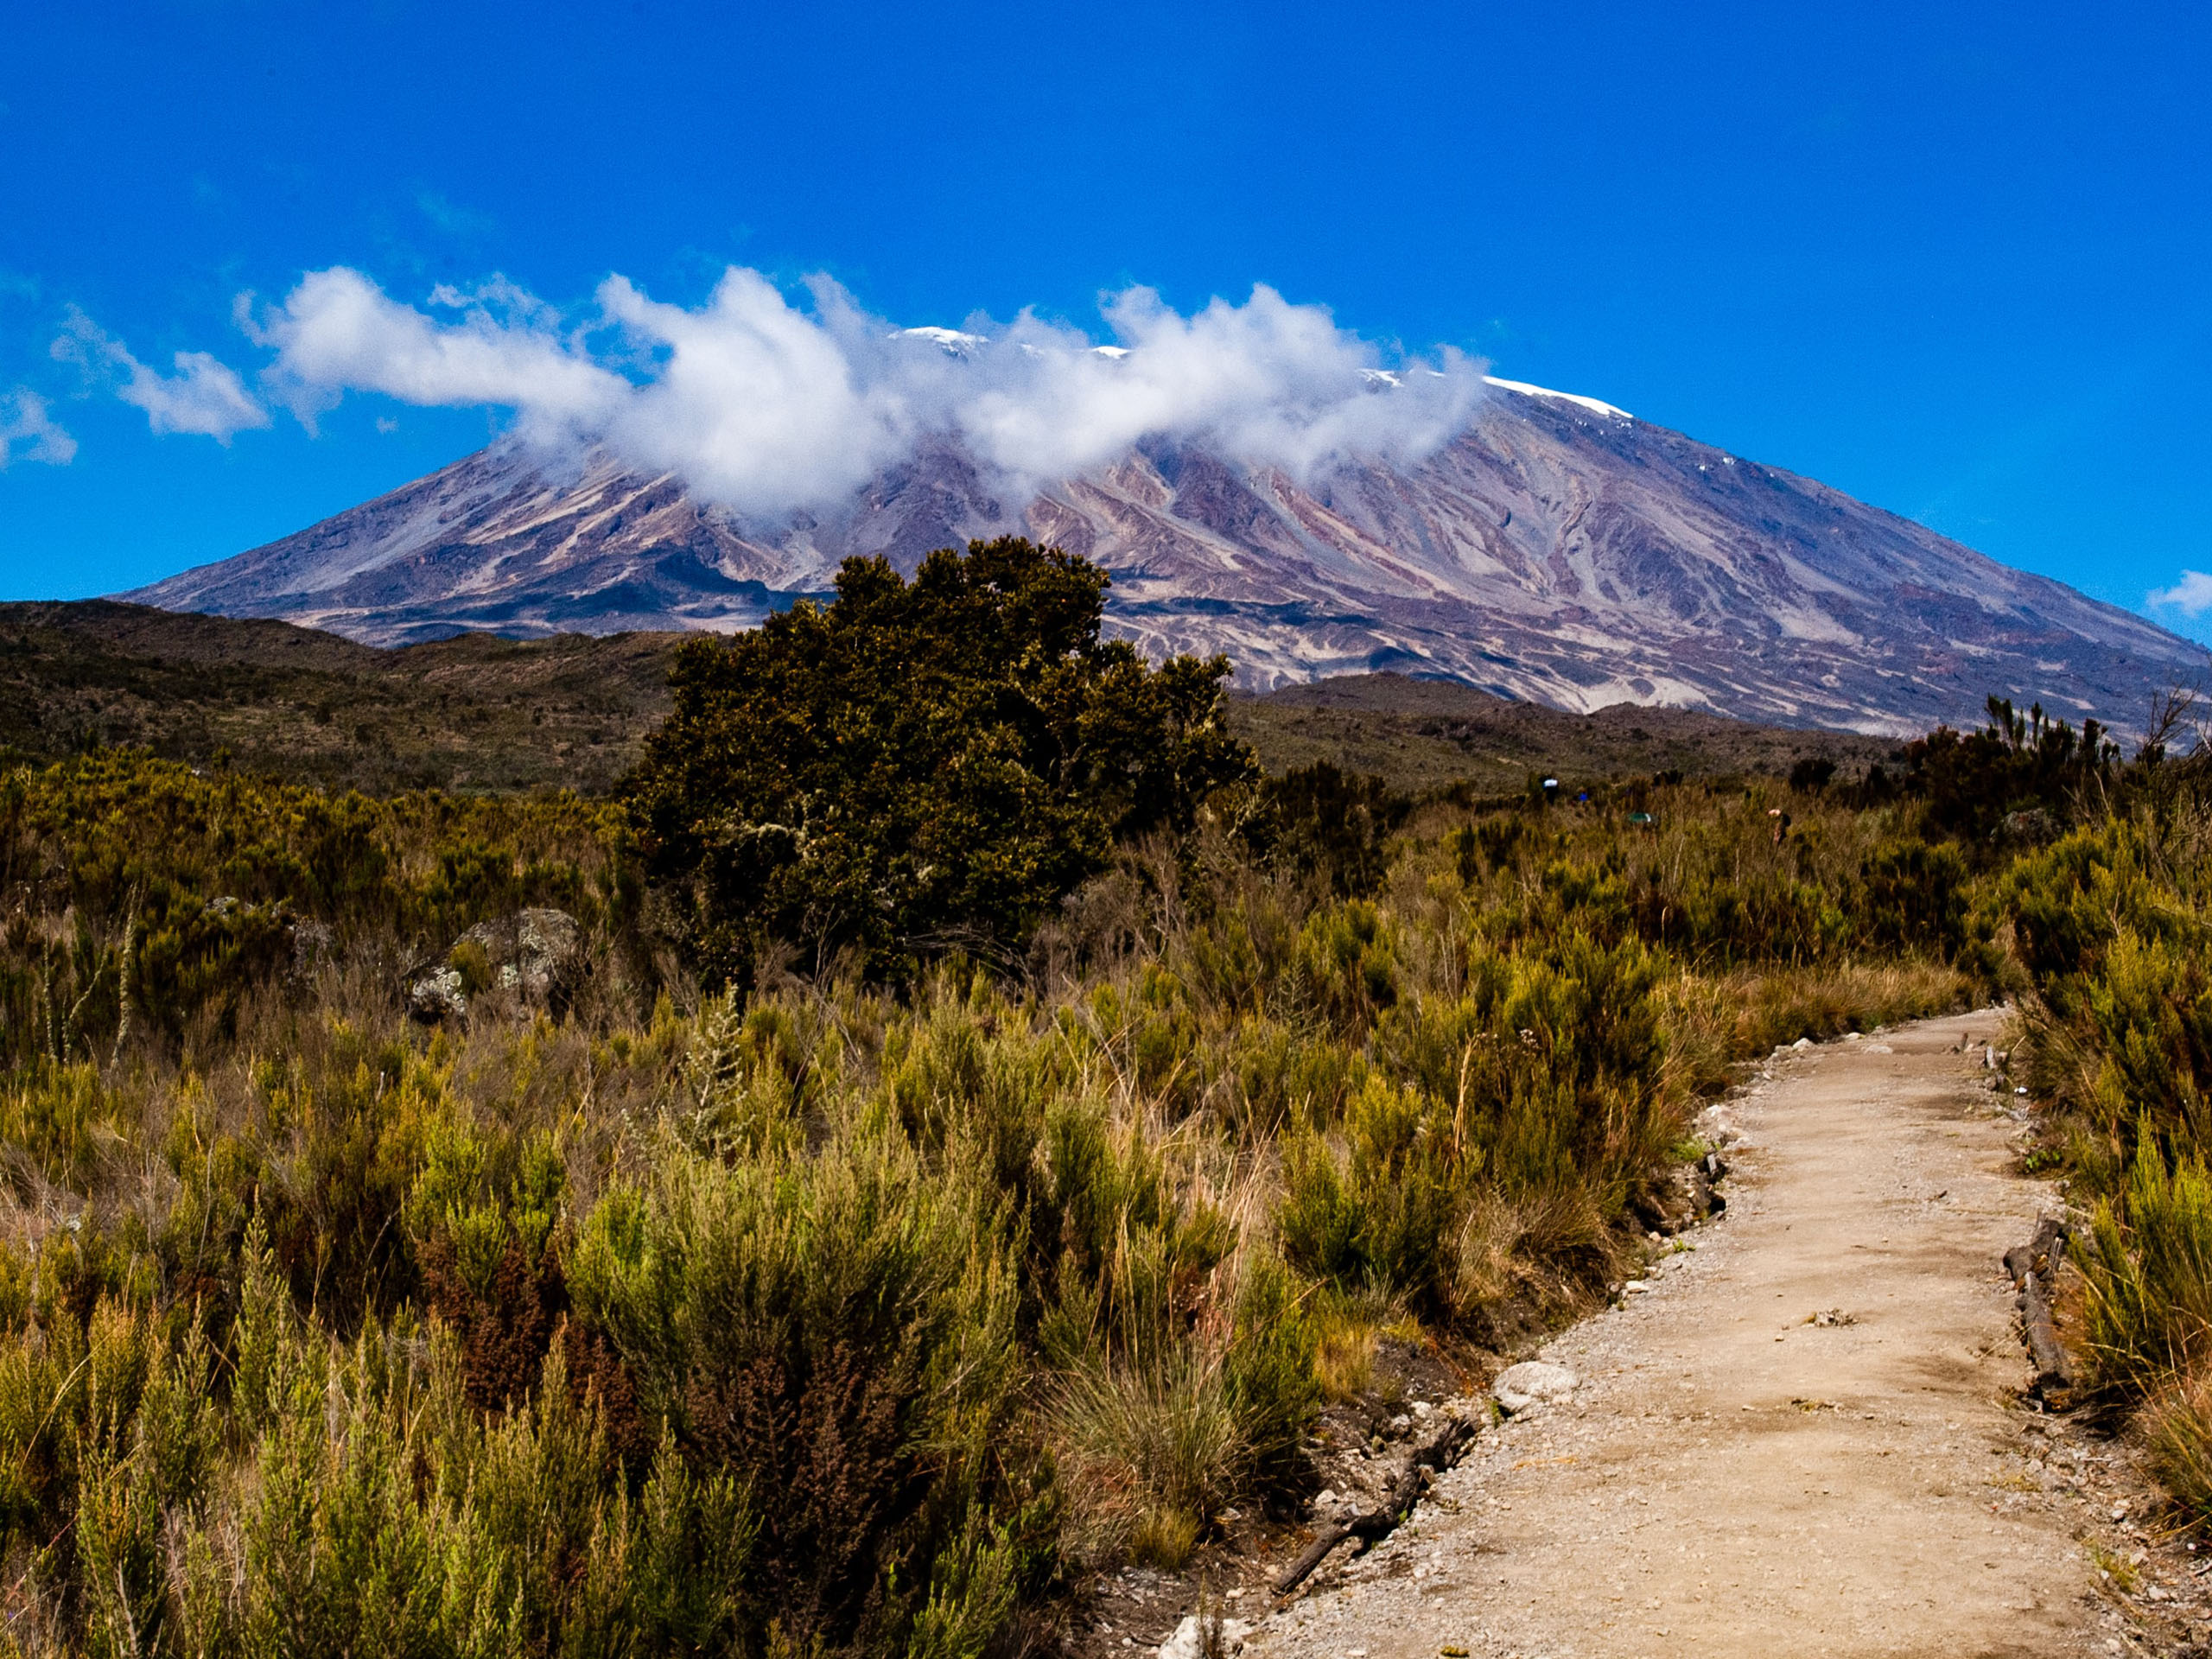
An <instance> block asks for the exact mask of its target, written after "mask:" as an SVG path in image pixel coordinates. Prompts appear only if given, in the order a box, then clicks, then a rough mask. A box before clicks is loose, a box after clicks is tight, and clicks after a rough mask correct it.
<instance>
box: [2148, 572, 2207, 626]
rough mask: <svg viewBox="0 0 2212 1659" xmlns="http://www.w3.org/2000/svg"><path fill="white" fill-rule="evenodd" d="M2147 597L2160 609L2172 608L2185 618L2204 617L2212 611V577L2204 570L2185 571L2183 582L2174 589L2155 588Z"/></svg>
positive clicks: (2182, 576)
mask: <svg viewBox="0 0 2212 1659" xmlns="http://www.w3.org/2000/svg"><path fill="white" fill-rule="evenodd" d="M2147 597H2148V599H2149V601H2150V602H2151V603H2152V605H2155V606H2157V607H2159V608H2160V609H2167V608H2171V609H2173V610H2177V611H2179V612H2180V613H2182V614H2183V616H2192V617H2194V616H2202V615H2203V614H2204V613H2205V612H2207V611H2212V576H2208V575H2205V574H2204V573H2203V572H2202V570H2184V571H2183V572H2182V573H2181V580H2180V581H2179V582H2176V583H2175V584H2174V585H2173V586H2172V587H2171V588H2153V589H2152V591H2151V593H2150V594H2148V595H2147Z"/></svg>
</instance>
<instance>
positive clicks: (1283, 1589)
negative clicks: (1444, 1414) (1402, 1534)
mask: <svg viewBox="0 0 2212 1659" xmlns="http://www.w3.org/2000/svg"><path fill="white" fill-rule="evenodd" d="M1475 1433H1476V1429H1475V1423H1474V1420H1473V1419H1471V1418H1468V1417H1455V1418H1453V1419H1452V1421H1450V1422H1448V1423H1446V1425H1445V1426H1444V1427H1443V1429H1442V1430H1441V1431H1440V1433H1438V1434H1437V1436H1436V1438H1435V1439H1434V1440H1431V1441H1430V1442H1429V1443H1428V1444H1427V1446H1423V1447H1421V1450H1420V1451H1418V1452H1414V1455H1413V1458H1412V1459H1411V1461H1409V1462H1408V1464H1407V1465H1406V1468H1405V1472H1404V1473H1403V1474H1402V1475H1400V1476H1399V1477H1398V1478H1397V1479H1396V1480H1395V1481H1393V1482H1392V1483H1391V1484H1390V1490H1389V1492H1387V1493H1386V1494H1385V1495H1384V1497H1383V1503H1382V1505H1381V1507H1380V1508H1377V1509H1372V1510H1368V1511H1367V1513H1366V1514H1364V1515H1356V1516H1353V1517H1352V1518H1351V1520H1349V1521H1346V1522H1338V1523H1334V1524H1332V1525H1329V1526H1325V1527H1324V1528H1322V1529H1321V1530H1320V1531H1319V1533H1318V1534H1317V1535H1315V1536H1314V1539H1313V1542H1312V1543H1310V1544H1308V1545H1306V1550H1305V1553H1304V1554H1301V1555H1300V1556H1299V1558H1298V1559H1297V1560H1294V1561H1293V1562H1292V1563H1291V1564H1290V1570H1289V1571H1288V1572H1287V1573H1284V1574H1283V1575H1282V1577H1281V1579H1280V1580H1277V1581H1276V1584H1275V1594H1277V1595H1279V1596H1287V1595H1288V1594H1289V1593H1290V1592H1292V1591H1294V1590H1295V1589H1297V1588H1298V1586H1300V1585H1301V1584H1303V1583H1305V1582H1306V1579H1307V1578H1308V1577H1309V1576H1310V1575H1311V1574H1312V1573H1313V1569H1314V1568H1315V1567H1319V1566H1320V1565H1321V1563H1322V1562H1323V1561H1325V1560H1327V1559H1328V1557H1329V1552H1330V1551H1331V1550H1332V1549H1334V1548H1336V1547H1337V1546H1338V1544H1341V1543H1343V1542H1344V1541H1345V1540H1346V1539H1347V1538H1357V1539H1358V1540H1359V1541H1361V1542H1362V1543H1363V1544H1365V1545H1370V1546H1371V1545H1374V1544H1376V1543H1377V1542H1379V1541H1382V1540H1383V1539H1384V1538H1387V1537H1389V1535H1391V1534H1392V1533H1393V1532H1395V1531H1396V1530H1397V1529H1398V1524H1399V1522H1402V1521H1403V1520H1404V1519H1405V1518H1406V1517H1407V1516H1408V1515H1411V1514H1412V1513H1413V1509H1414V1504H1416V1503H1419V1502H1421V1494H1422V1493H1423V1492H1425V1491H1427V1490H1428V1484H1429V1482H1430V1481H1431V1480H1433V1479H1434V1478H1436V1476H1437V1474H1438V1473H1439V1472H1440V1471H1443V1470H1446V1469H1449V1468H1450V1467H1451V1466H1452V1465H1453V1464H1455V1463H1457V1462H1459V1459H1461V1458H1462V1457H1463V1456H1465V1453H1466V1450H1467V1448H1468V1447H1469V1446H1471V1445H1473V1444H1474V1440H1475Z"/></svg>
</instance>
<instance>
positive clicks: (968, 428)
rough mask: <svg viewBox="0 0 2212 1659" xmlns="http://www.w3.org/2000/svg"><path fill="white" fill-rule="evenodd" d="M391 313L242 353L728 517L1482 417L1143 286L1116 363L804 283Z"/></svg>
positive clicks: (1381, 435) (354, 282) (267, 333)
mask: <svg viewBox="0 0 2212 1659" xmlns="http://www.w3.org/2000/svg"><path fill="white" fill-rule="evenodd" d="M429 304H430V307H431V308H432V309H433V310H435V311H437V312H450V313H453V314H454V315H451V316H450V317H446V316H440V315H431V314H430V312H429V311H426V310H423V309H417V308H414V307H411V306H407V305H404V304H401V303H400V302H397V301H395V300H393V299H391V297H390V296H387V295H385V293H384V292H383V291H382V290H381V289H378V287H377V286H376V284H375V283H372V282H371V281H370V280H369V279H368V278H367V277H364V276H362V275H361V274H360V273H359V272H358V271H354V270H347V269H346V268H344V267H335V268H333V269H331V270H322V271H315V272H312V273H310V274H309V275H308V277H305V278H303V279H302V281H301V283H300V284H299V285H298V287H296V289H293V291H292V292H291V294H289V296H286V298H285V299H284V301H283V303H282V304H281V305H279V306H277V307H276V308H271V309H269V310H266V311H264V312H262V313H260V314H258V315H257V314H256V313H255V311H254V309H253V308H252V305H251V301H250V299H242V301H241V308H240V316H241V321H242V323H243V325H244V326H245V327H246V329H247V332H248V333H249V334H251V336H252V337H253V338H254V339H255V340H257V341H258V342H259V343H262V344H264V345H267V346H272V347H273V348H274V349H275V351H276V353H277V358H276V361H275V363H274V364H273V365H271V367H270V370H269V372H268V374H267V377H266V378H267V380H268V383H269V385H270V387H271V388H272V390H273V391H274V392H275V394H276V395H277V397H280V398H281V399H282V400H283V401H284V402H285V403H286V404H289V406H290V407H291V408H292V409H293V410H295V411H296V412H297V413H298V414H299V415H300V416H301V418H302V420H303V421H308V422H310V423H311V422H312V421H313V420H314V418H315V415H316V413H317V412H318V411H319V410H322V409H325V408H327V407H328V406H329V405H330V404H332V403H334V401H335V400H336V399H337V398H338V397H340V396H342V395H343V394H344V393H345V392H346V391H372V392H380V393H383V394H385V395H386V396H389V397H396V398H398V399H400V400H401V401H403V402H406V403H411V404H440V405H458V406H479V405H490V406H494V407H499V408H504V409H509V410H513V411H514V412H515V416H516V420H517V426H518V430H520V431H521V432H522V433H523V434H524V435H525V436H527V437H531V438H535V439H538V440H542V441H561V440H572V441H586V442H606V443H608V444H609V445H611V446H613V448H615V450H616V451H617V452H618V453H620V454H622V455H624V456H625V458H626V459H627V460H628V461H631V463H632V465H635V466H639V467H644V468H647V469H650V470H655V471H659V470H669V471H673V472H676V473H677V474H681V475H682V476H683V478H684V480H686V481H687V483H689V484H690V486H691V487H692V488H694V489H695V490H696V491H697V492H699V493H701V494H702V495H704V496H706V497H708V498H709V499H715V500H719V501H721V502H724V503H726V504H728V505H731V506H733V507H735V508H737V509H738V510H739V511H741V512H747V513H750V514H754V515H759V516H762V517H777V516H781V515H785V514H788V513H790V512H794V511H797V510H799V509H802V508H809V507H822V506H827V505H834V504H836V502H838V501H840V500H842V499H845V498H846V497H848V496H849V494H850V493H851V492H852V491H854V490H855V489H856V488H857V487H859V486H861V484H863V483H864V482H865V481H867V480H868V479H869V478H870V477H872V476H874V474H877V473H878V472H880V470H881V469H882V468H883V467H885V466H886V465H887V464H889V463H891V462H893V461H896V460H898V459H899V457H901V456H903V455H906V454H912V452H913V451H914V449H915V448H916V447H917V446H918V445H919V444H921V443H923V442H927V441H930V440H931V439H951V440H955V441H957V442H961V443H963V445H964V446H965V447H966V448H968V449H969V451H970V452H971V453H972V454H974V455H975V456H976V459H977V460H978V461H981V462H982V464H983V465H985V466H986V467H990V468H992V469H994V470H995V471H996V472H997V473H999V474H1001V475H1002V476H1004V477H1005V478H1006V479H1007V480H1008V481H1009V482H1010V483H1013V484H1015V485H1027V486H1035V485H1039V484H1044V483H1049V482H1051V481H1053V480H1058V479H1060V478H1065V477H1067V476H1070V475H1071V474H1079V473H1082V472H1084V471H1086V470H1089V469H1090V468H1093V467H1097V466H1100V465H1102V464H1103V463H1106V462H1109V461H1113V460H1116V459H1117V458H1118V457H1120V456H1121V455H1122V454H1125V453H1126V452H1127V451H1128V449H1129V448H1130V447H1131V446H1132V445H1134V444H1135V443H1136V442H1138V440H1140V439H1141V438H1145V437H1148V436H1168V437H1175V438H1184V439H1194V440H1199V441H1203V442H1209V443H1211V444H1212V445H1214V446H1215V447H1217V448H1220V449H1222V450H1224V451H1225V452H1227V453H1229V454H1232V455H1235V456H1236V457H1237V458H1239V459H1242V460H1245V461H1253V462H1258V463H1263V464H1270V465H1274V466H1279V467H1283V468H1285V469H1286V470H1287V471H1289V472H1291V473H1293V474H1296V475H1298V476H1300V477H1308V476H1311V475H1312V474H1314V473H1316V472H1318V471H1320V470H1322V469H1324V468H1325V467H1327V466H1329V465H1330V464H1331V463H1332V462H1334V461H1338V460H1342V459H1347V458H1350V457H1352V456H1355V455H1372V456H1380V457H1383V458H1386V459H1389V460H1392V461H1399V462H1408V461H1418V460H1420V459H1421V458H1423V457H1424V456H1426V455H1427V454H1432V453H1433V452H1434V451H1435V450H1436V449H1437V448H1440V447H1441V446H1442V445H1443V444H1444V443H1446V442H1448V441H1449V440H1450V439H1451V437H1452V435H1454V433H1456V432H1457V431H1458V430H1459V429H1460V428H1461V427H1462V426H1463V425H1464V424H1465V422H1466V420H1467V418H1468V416H1469V415H1470V414H1471V410H1472V409H1473V407H1474V404H1475V403H1476V402H1477V400H1478V398H1479V397H1481V396H1482V395H1483V388H1482V378H1481V366H1482V365H1480V364H1478V363H1476V362H1473V361H1471V360H1469V359H1465V358H1462V357H1460V356H1459V355H1458V354H1457V353H1449V352H1447V353H1443V354H1442V355H1441V356H1440V357H1439V359H1437V360H1436V361H1435V362H1433V363H1432V364H1416V365H1411V366H1410V367H1408V368H1405V369H1403V370H1402V372H1400V373H1398V374H1396V375H1395V376H1394V375H1386V374H1380V373H1377V372H1376V371H1378V370H1380V369H1382V368H1383V353H1381V352H1380V351H1379V350H1378V348H1376V346H1373V345H1371V344H1370V343H1369V342H1367V341H1365V340H1361V339H1359V338H1358V337H1357V336H1356V335H1353V334H1350V333H1348V332H1346V331H1345V330H1344V329H1341V328H1339V327H1337V325H1336V322H1335V321H1334V319H1332V317H1331V316H1330V315H1329V314H1328V312H1327V311H1326V310H1325V309H1323V308H1319V307H1318V306H1309V305H1293V304H1290V303H1289V302H1287V301H1285V300H1284V299H1283V298H1282V296H1280V295H1279V294H1277V293H1275V292H1274V290H1273V289H1268V288H1255V289H1254V290H1253V292H1252V296H1251V297H1250V298H1249V300H1247V301H1246V302H1244V303H1243V304H1242V305H1231V304H1229V303H1227V302H1224V301H1221V300H1216V301H1214V302H1212V303H1211V305H1209V306H1207V307H1206V308H1205V309H1203V310H1201V311H1198V312H1197V313H1195V314H1193V315H1190V316H1183V315H1179V314H1178V313H1176V312H1175V311H1173V309H1171V308H1168V307H1167V306H1166V305H1165V304H1164V303H1162V302H1161V301H1160V297H1159V296H1157V295H1156V294H1154V293H1153V292H1152V291H1151V290H1149V289H1129V290H1128V291H1127V292H1124V293H1122V294H1119V295H1115V296H1109V298H1108V300H1107V301H1106V302H1105V307H1104V309H1105V315H1106V318H1107V321H1108V322H1109V324H1110V325H1111V326H1112V327H1113V329H1114V332H1115V333H1116V334H1117V335H1118V336H1119V337H1120V340H1121V342H1122V343H1121V346H1119V347H1109V348H1103V349H1102V348H1099V347H1096V346H1094V345H1093V344H1092V342H1091V341H1090V340H1089V339H1088V338H1087V337H1085V336H1084V334H1080V333H1079V332H1077V331H1076V330H1074V329H1071V328H1068V327H1062V326H1058V325H1056V324H1052V323H1048V322H1046V321H1041V320H1039V318H1037V317H1035V316H1034V315H1031V314H1029V313H1027V312H1025V313H1023V314H1022V315H1020V316H1019V317H1017V318H1015V319H1014V321H1013V322H1012V323H1011V324H1008V325H1007V326H1005V327H998V326H996V325H993V324H989V323H988V322H981V321H972V320H971V321H970V322H969V325H968V326H967V327H966V328H964V329H963V330H960V331H954V330H950V329H943V328H926V329H916V330H908V329H901V328H899V327H894V326H893V324H891V323H889V322H887V321H885V320H883V319H881V318H879V317H874V316H871V315H868V313H866V312H865V311H863V310H862V309H861V308H860V307H859V306H858V305H856V304H855V302H854V301H853V300H852V298H851V296H849V295H848V294H846V293H845V291H844V290H843V289H841V288H839V287H838V286H837V285H836V283H831V282H829V280H828V279H826V278H817V279H816V280H815V281H814V282H813V283H811V284H810V305H809V306H808V307H806V308H800V307H798V306H795V305H794V304H792V303H791V301H789V300H788V299H787V298H786V297H785V296H784V295H783V294H782V293H781V292H780V291H779V290H778V289H776V288H775V287H774V286H773V285H772V283H769V282H768V281H767V280H766V278H765V277H762V276H761V275H760V273H759V272H757V271H753V270H742V269H740V268H736V267H732V268H731V269H730V270H727V271H726V272H725V273H724V274H723V276H722V279H721V282H720V283H717V284H716V285H715V290H714V292H713V294H712V295H711V296H709V298H708V300H707V302H706V303H705V304H703V305H702V306H700V307H699V308H696V309H686V308H683V307H681V306H676V305H670V304H666V303H664V302H657V301H655V300H652V299H651V298H650V297H648V296H646V295H645V294H644V293H643V292H641V291H640V290H639V289H638V288H637V287H636V286H635V285H634V284H633V283H631V282H630V281H629V280H628V279H627V278H625V277H619V276H617V277H609V278H608V279H607V281H606V282H605V283H602V284H601V286H600V289H599V291H598V294H597V296H596V298H595V305H594V308H593V310H592V312H591V313H590V314H589V315H585V316H583V317H582V318H568V317H564V316H563V315H561V314H560V313H558V312H557V311H556V310H555V309H554V308H550V307H549V306H547V305H545V304H544V303H543V302H541V301H539V300H537V299H536V298H534V297H533V296H531V295H529V294H527V293H526V292H524V291H523V290H522V289H518V288H516V287H515V286H513V285H512V284H511V283H507V282H505V280H504V279H496V278H495V279H494V280H493V282H491V283H487V284H486V285H485V286H483V287H481V288H480V289H475V290H474V291H471V292H461V291H458V290H455V289H450V288H445V287H441V288H440V289H437V290H436V291H435V292H434V293H433V294H432V295H431V296H430V301H429Z"/></svg>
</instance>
